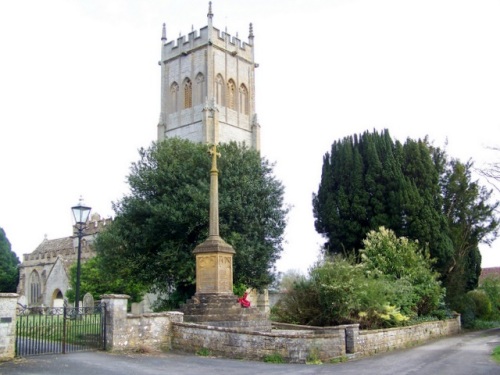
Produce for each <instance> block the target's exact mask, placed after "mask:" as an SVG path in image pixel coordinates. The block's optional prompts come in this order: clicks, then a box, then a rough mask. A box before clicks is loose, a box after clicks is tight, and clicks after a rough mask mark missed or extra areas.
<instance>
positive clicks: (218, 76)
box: [158, 2, 260, 151]
mask: <svg viewBox="0 0 500 375" xmlns="http://www.w3.org/2000/svg"><path fill="white" fill-rule="evenodd" d="M213 17H214V15H213V13H212V3H211V2H210V3H209V9H208V14H207V18H208V25H207V26H205V27H203V28H202V29H201V30H199V32H197V31H195V30H193V31H191V32H190V33H189V34H188V36H187V38H186V37H185V36H179V38H177V41H173V40H172V41H169V42H167V32H166V27H165V24H163V31H162V38H161V40H162V47H161V61H159V65H160V66H161V112H160V120H159V123H158V141H161V140H163V139H165V138H170V137H179V138H184V139H189V140H191V141H193V142H202V143H208V144H217V143H227V142H230V141H236V142H238V143H245V144H246V145H247V146H248V147H250V148H253V149H256V150H258V151H259V150H260V126H259V124H258V122H257V116H256V113H255V68H256V67H257V66H258V65H257V64H256V63H255V61H254V35H253V29H252V24H250V31H249V36H248V42H242V41H241V40H240V39H238V36H237V35H236V36H235V37H232V36H231V35H229V34H227V32H221V31H220V30H218V29H217V28H215V27H214V26H213V25H212V19H213Z"/></svg>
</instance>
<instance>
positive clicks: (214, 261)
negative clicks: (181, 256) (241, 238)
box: [193, 236, 235, 295]
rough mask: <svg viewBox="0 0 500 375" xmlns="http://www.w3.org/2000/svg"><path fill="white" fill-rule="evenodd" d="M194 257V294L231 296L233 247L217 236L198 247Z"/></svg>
mask: <svg viewBox="0 0 500 375" xmlns="http://www.w3.org/2000/svg"><path fill="white" fill-rule="evenodd" d="M193 253H194V254H195V255H196V293H197V294H200V293H217V294H231V295H232V294H233V254H234V253H235V251H234V249H233V247H232V246H231V245H229V244H228V243H226V242H225V241H224V240H223V239H222V238H220V237H218V236H212V237H209V238H208V239H207V240H206V241H205V242H203V243H202V244H200V245H198V246H197V247H196V248H195V249H194V251H193Z"/></svg>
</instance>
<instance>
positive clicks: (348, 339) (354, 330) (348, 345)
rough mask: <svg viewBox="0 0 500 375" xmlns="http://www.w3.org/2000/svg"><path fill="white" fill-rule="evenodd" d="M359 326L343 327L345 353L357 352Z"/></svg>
mask: <svg viewBox="0 0 500 375" xmlns="http://www.w3.org/2000/svg"><path fill="white" fill-rule="evenodd" d="M358 337H359V324H349V325H347V326H346V327H345V352H346V354H355V353H356V352H357V351H358Z"/></svg>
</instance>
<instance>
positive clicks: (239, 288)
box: [233, 283, 248, 297]
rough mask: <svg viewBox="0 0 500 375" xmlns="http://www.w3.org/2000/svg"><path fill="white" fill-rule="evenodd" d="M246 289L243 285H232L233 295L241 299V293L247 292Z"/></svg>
mask: <svg viewBox="0 0 500 375" xmlns="http://www.w3.org/2000/svg"><path fill="white" fill-rule="evenodd" d="M247 289H248V287H247V286H246V285H245V284H241V283H240V284H233V293H234V295H235V296H239V297H242V296H243V293H245V292H246V291H247Z"/></svg>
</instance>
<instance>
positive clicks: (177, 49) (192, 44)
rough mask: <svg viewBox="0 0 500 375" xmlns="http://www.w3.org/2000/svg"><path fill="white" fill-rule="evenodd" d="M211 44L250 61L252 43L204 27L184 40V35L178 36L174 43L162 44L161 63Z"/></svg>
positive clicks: (251, 57) (192, 32)
mask: <svg viewBox="0 0 500 375" xmlns="http://www.w3.org/2000/svg"><path fill="white" fill-rule="evenodd" d="M210 43H211V44H213V45H215V46H217V47H219V48H221V49H223V50H226V51H228V52H229V53H231V54H233V55H239V56H241V57H242V58H244V59H246V60H249V61H252V59H253V43H252V42H248V43H247V42H244V41H242V40H241V39H239V38H238V37H237V36H232V35H231V34H228V33H227V32H225V31H220V30H219V29H217V28H215V27H213V28H211V29H210V28H209V27H208V26H205V27H203V28H201V29H200V30H199V32H198V31H196V30H193V31H191V32H190V33H189V34H188V36H187V39H186V36H185V35H181V36H179V37H178V38H177V39H176V40H175V41H174V40H171V41H170V42H167V43H165V44H163V47H162V53H161V54H162V56H161V58H162V62H165V61H168V60H170V59H173V58H176V57H178V56H180V55H188V54H189V53H191V52H192V51H193V50H195V49H197V48H200V47H203V46H207V45H208V44H210Z"/></svg>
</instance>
